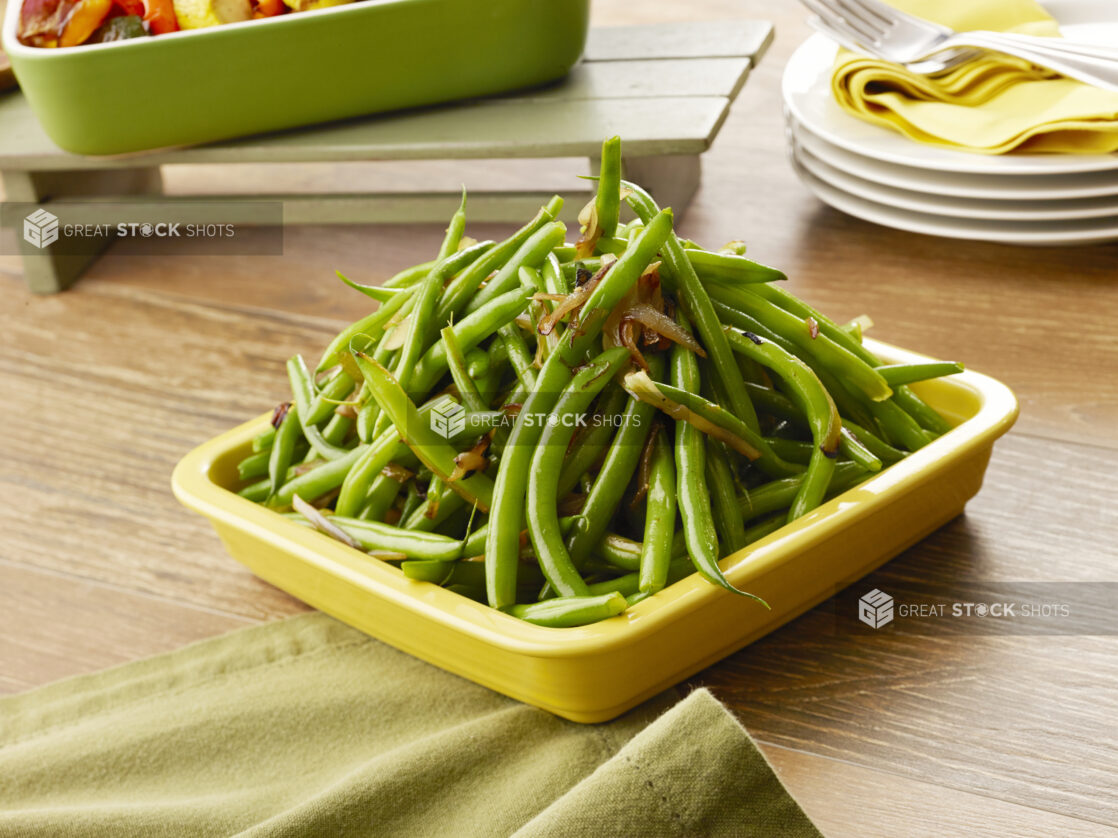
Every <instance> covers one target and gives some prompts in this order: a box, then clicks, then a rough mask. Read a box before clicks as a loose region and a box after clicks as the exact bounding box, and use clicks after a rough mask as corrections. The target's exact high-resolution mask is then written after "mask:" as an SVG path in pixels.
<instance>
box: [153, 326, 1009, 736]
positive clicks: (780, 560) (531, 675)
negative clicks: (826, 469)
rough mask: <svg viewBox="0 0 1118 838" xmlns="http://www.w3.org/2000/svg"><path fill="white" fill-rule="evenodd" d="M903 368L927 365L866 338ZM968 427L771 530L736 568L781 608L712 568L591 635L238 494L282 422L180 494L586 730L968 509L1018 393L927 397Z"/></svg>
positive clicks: (942, 390)
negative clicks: (453, 587)
mask: <svg viewBox="0 0 1118 838" xmlns="http://www.w3.org/2000/svg"><path fill="white" fill-rule="evenodd" d="M866 345H867V348H869V349H870V350H871V351H873V352H875V353H878V354H879V355H880V356H881V357H882V358H883V359H885V360H887V361H888V362H890V363H904V362H916V361H924V360H928V359H926V358H924V357H923V356H920V355H916V354H914V353H911V352H906V351H904V350H900V349H897V348H895V347H891V346H887V345H885V344H880V343H877V342H874V341H868V340H867V341H866ZM915 389H917V390H918V391H919V393H920V395H921V396H923V397H924V398H925V399H926V400H927V401H928V402H929V403H930V404H931V405H932V406H934V407H935V408H936V409H938V410H939V411H940V412H941V413H942V414H943V415H944V416H945V417H947V418H948V419H949V420H950V421H951V422H952V424H954V425H956V427H955V428H954V430H952V431H951V432H950V433H947V434H945V435H943V436H942V437H940V438H939V439H937V440H936V441H935V442H933V443H931V444H930V445H928V446H926V447H925V448H923V449H921V450H920V451H917V452H916V453H914V454H912V455H910V456H909V457H907V458H905V459H904V460H902V461H901V462H899V463H897V464H895V465H893V466H890V467H889V468H887V469H885V470H884V471H882V472H881V473H880V474H878V475H875V476H874V477H872V478H871V479H869V480H867V481H866V482H864V483H862V484H861V485H859V486H857V487H855V488H854V489H851V490H849V491H847V492H844V493H843V494H842V495H839V496H838V497H836V498H834V499H832V500H831V501H829V502H828V503H826V504H824V505H822V506H820V507H819V508H818V509H816V510H815V511H813V512H811V513H810V514H808V515H806V516H804V517H803V518H800V519H799V520H797V521H795V522H794V523H792V524H789V525H788V526H785V527H783V528H781V529H780V530H778V531H777V532H775V533H773V534H772V535H770V536H769V537H767V538H765V539H762V540H761V541H758V542H756V543H755V544H752V545H750V546H749V547H747V548H746V549H744V550H742V551H740V552H738V553H735V554H734V555H732V556H729V557H727V558H726V559H723V561H722V568H723V570H724V571H725V573H726V576H727V577H728V578H729V579H730V581H731V582H733V583H734V584H735V585H737V586H738V587H739V588H742V589H743V590H747V591H752V592H753V593H755V594H757V595H758V596H761V597H763V598H764V599H765V600H766V601H767V602H769V603H770V604H771V605H772V611H766V610H765V609H764V608H762V607H760V606H759V605H758V604H757V603H756V602H754V601H752V600H749V599H746V598H744V597H739V596H734V595H733V594H730V593H727V592H726V591H724V590H722V589H720V588H716V587H715V586H714V585H711V584H710V583H709V582H707V581H706V580H705V579H703V578H701V577H700V576H698V575H697V574H692V575H691V576H689V577H687V578H686V579H684V580H682V581H680V582H678V583H676V584H675V585H672V586H671V587H669V588H666V589H665V590H663V591H661V592H660V593H658V594H656V595H655V596H653V597H650V598H649V599H647V600H645V601H643V602H641V603H639V604H637V605H636V606H634V607H632V608H630V609H629V610H628V611H627V612H625V613H624V614H623V615H621V616H619V617H614V618H612V619H609V620H605V621H603V622H600V623H596V624H594V625H590V626H585V627H582V628H561V629H556V628H543V627H541V626H535V625H531V624H529V623H525V622H522V621H520V620H517V619H515V618H514V617H510V616H508V615H506V614H503V613H501V612H499V611H496V610H494V609H491V608H489V607H487V606H485V605H481V604H479V603H477V602H474V601H472V600H470V599H466V598H465V597H462V596H459V595H458V594H455V593H451V592H450V591H447V590H444V589H443V588H440V587H438V586H436V585H433V584H430V583H427V582H415V581H412V580H410V579H407V578H406V577H405V576H404V574H403V573H402V572H401V571H400V570H398V569H397V568H395V567H393V566H391V565H389V564H386V563H384V562H381V561H379V560H377V559H373V558H370V557H369V556H366V555H364V554H363V553H360V552H358V551H357V550H354V549H352V548H350V547H347V546H345V545H344V544H341V543H340V542H338V541H335V540H333V539H331V538H329V537H328V536H325V535H322V534H321V533H318V532H315V531H313V530H311V529H308V528H305V527H302V526H300V525H299V524H297V523H295V522H293V521H290V520H287V519H285V518H283V517H282V516H280V515H278V514H276V513H275V512H272V511H271V510H269V509H266V508H265V507H263V506H260V505H258V504H255V503H252V502H251V501H248V500H245V499H243V498H241V497H238V496H237V495H236V494H235V493H234V491H233V490H235V489H236V488H237V487H238V486H239V481H238V477H237V468H236V465H237V462H238V461H239V460H240V459H241V458H242V457H244V456H245V454H246V453H248V452H249V450H250V446H251V442H252V438H253V437H254V436H255V435H256V434H258V433H259V432H260V431H262V430H263V429H264V428H265V427H266V426H267V422H268V415H267V414H266V415H264V416H260V417H258V418H257V419H254V420H252V421H251V422H247V423H245V424H244V425H241V426H240V427H238V428H234V429H233V430H231V431H229V432H228V433H225V434H222V435H221V436H219V437H217V438H216V439H212V440H210V441H209V442H207V443H205V444H204V445H202V446H200V447H199V448H197V449H195V450H194V451H192V452H190V453H189V454H188V455H187V456H186V457H184V458H183V459H182V461H181V462H180V463H179V464H178V467H177V468H176V469H175V473H174V476H173V478H172V482H173V484H174V490H175V495H176V496H177V497H178V499H179V500H180V501H181V502H182V503H183V504H185V505H186V506H188V507H190V508H191V509H193V510H195V511H197V512H200V513H201V514H203V515H205V516H206V517H207V518H209V519H210V521H211V522H212V523H213V525H214V528H215V529H216V530H217V532H218V535H220V536H221V539H222V541H223V542H224V543H225V546H226V548H227V549H228V550H229V552H230V553H231V554H232V556H233V557H234V558H235V559H237V560H238V561H240V562H242V563H243V564H245V565H246V566H248V567H249V569H251V570H252V572H253V573H255V574H256V575H257V576H259V577H261V578H262V579H265V580H267V581H268V582H271V583H272V584H273V585H276V586H277V587H279V588H282V589H283V590H285V591H287V592H288V593H290V594H292V595H293V596H296V597H298V598H299V599H301V600H303V601H304V602H306V603H307V604H309V605H312V606H314V607H315V608H319V609H321V610H322V611H325V612H326V613H328V614H332V615H333V616H335V617H337V618H338V619H340V620H342V621H344V622H346V623H349V624H350V625H352V626H354V627H356V628H358V629H360V630H361V631H364V632H366V633H368V634H370V635H372V636H374V637H377V638H379V639H381V640H383V641H384V642H386V643H389V644H391V645H392V646H395V647H396V648H398V649H402V650H403V651H405V652H408V653H409V654H412V655H415V656H416V657H418V658H421V659H423V660H425V661H428V662H429V663H432V664H434V665H436V666H439V667H442V668H443V669H446V670H449V671H450V672H454V673H456V674H458V675H461V676H463V677H464V678H469V679H470V680H471V681H476V682H477V683H479V684H484V685H485V686H487V687H490V688H491V689H494V690H497V691H498V692H502V693H504V694H506V695H509V696H512V697H513V698H516V699H519V700H521V701H525V702H527V703H529V704H534V705H536V706H538V707H542V708H543V709H545V710H549V711H550V712H552V713H555V714H557V715H560V716H563V717H565V718H568V719H573V720H574V721H577V722H601V721H606V720H607V719H612V718H613V717H615V716H617V715H619V714H621V713H623V712H624V711H626V710H628V709H629V708H631V707H633V706H635V705H636V704H638V703H640V702H641V701H643V700H645V699H646V698H649V697H651V696H653V695H655V694H656V693H657V692H660V691H661V690H664V689H666V688H667V687H669V686H671V685H673V684H676V683H678V682H679V681H681V680H683V679H684V678H686V677H688V676H689V675H692V674H693V673H695V672H698V671H699V670H701V669H703V668H704V667H707V666H709V665H710V664H712V663H714V662H715V661H718V660H720V659H721V658H723V657H725V656H726V655H728V654H730V653H731V652H734V651H736V650H737V649H740V648H741V647H743V646H745V645H747V644H749V643H752V642H753V641H754V640H757V639H758V638H759V637H762V636H764V635H765V634H767V633H768V632H770V631H772V630H773V629H775V628H777V627H779V626H781V625H783V624H784V623H786V622H788V621H789V620H791V619H793V618H794V617H797V616H798V615H800V614H802V613H803V612H804V611H806V610H808V609H809V608H811V607H812V606H814V605H816V604H818V603H819V602H821V601H823V600H824V599H826V598H827V597H829V596H831V595H832V594H833V593H834V592H835V591H837V590H839V589H841V588H843V587H845V586H847V585H849V584H851V583H852V582H854V581H855V580H857V579H859V578H860V577H862V576H864V575H865V574H867V573H869V572H870V571H871V570H873V569H875V568H877V567H878V566H880V565H881V564H883V563H884V562H886V561H887V560H888V559H890V558H892V557H893V556H895V555H896V554H897V553H899V552H900V551H902V550H904V549H905V548H906V547H909V546H910V545H912V544H913V543H915V542H916V541H919V540H920V539H921V538H923V537H924V536H926V535H928V534H929V533H930V532H932V531H933V530H935V529H936V528H937V527H939V526H941V525H943V524H944V523H946V522H947V521H949V520H950V519H951V518H953V517H955V516H956V515H958V514H959V513H960V512H962V511H963V506H964V505H965V504H966V502H967V501H968V500H969V499H970V498H971V497H973V496H974V495H975V493H977V492H978V489H979V487H980V486H981V485H982V476H983V474H984V473H985V471H986V464H987V462H988V461H989V458H990V452H991V450H992V448H993V444H994V440H995V439H997V438H998V437H999V436H1001V435H1002V434H1004V433H1005V432H1006V431H1007V430H1009V428H1010V426H1012V424H1013V422H1014V420H1015V419H1016V418H1017V401H1016V399H1015V398H1014V396H1013V393H1012V392H1010V390H1009V389H1008V388H1007V387H1005V386H1004V385H1003V384H1001V383H999V382H997V381H995V380H994V379H992V378H988V377H987V376H984V375H980V374H978V373H975V372H969V371H968V372H965V373H962V374H961V375H956V376H952V377H951V378H947V379H940V380H936V381H931V382H926V383H925V384H923V385H917V386H916V388H915Z"/></svg>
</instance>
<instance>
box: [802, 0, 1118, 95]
mask: <svg viewBox="0 0 1118 838" xmlns="http://www.w3.org/2000/svg"><path fill="white" fill-rule="evenodd" d="M801 2H802V3H803V4H804V5H805V6H806V7H807V8H808V9H809V10H810V11H812V12H814V13H815V15H816V16H817V18H818V20H817V21H812V25H813V26H815V28H817V29H819V30H820V31H822V32H824V33H825V34H827V35H828V36H830V37H832V38H833V39H834V40H836V41H838V42H839V43H841V44H842V45H843V46H845V47H847V48H854V49H856V50H857V51H859V52H866V53H869V54H871V55H874V56H876V57H878V58H882V59H884V60H886V61H890V62H892V63H894V64H903V65H904V66H906V67H908V68H909V69H910V70H912V71H913V72H916V73H921V74H924V75H938V74H941V73H943V72H946V71H948V70H950V69H952V68H953V67H956V66H958V65H959V64H961V63H963V62H964V61H969V60H971V59H972V58H974V57H975V56H976V55H977V54H978V51H980V50H993V51H995V52H1001V53H1005V54H1006V55H1013V56H1016V57H1018V58H1024V59H1025V60H1026V61H1029V62H1031V63H1033V64H1038V65H1040V66H1042V67H1047V68H1048V69H1051V70H1055V71H1056V72H1058V73H1062V74H1063V75H1065V76H1068V77H1070V78H1075V79H1079V80H1080V81H1084V82H1087V83H1088V84H1092V85H1095V86H1097V87H1103V88H1106V89H1109V90H1118V51H1115V50H1109V49H1107V48H1106V47H1099V46H1094V45H1088V44H1069V43H1068V42H1066V41H1063V40H1062V39H1058V38H1034V37H1029V36H1025V35H1014V34H1009V33H1003V32H985V31H974V32H955V31H953V30H951V29H948V28H947V27H944V26H940V25H939V24H936V23H931V22H930V21H927V20H923V19H921V18H917V17H913V16H912V15H909V14H905V13H904V12H900V11H898V10H896V9H894V8H893V7H892V6H888V5H886V4H885V3H882V2H880V0H801Z"/></svg>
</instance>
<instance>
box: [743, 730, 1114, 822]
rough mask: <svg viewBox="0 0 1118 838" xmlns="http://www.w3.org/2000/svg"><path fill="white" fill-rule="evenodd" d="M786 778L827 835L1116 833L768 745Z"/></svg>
mask: <svg viewBox="0 0 1118 838" xmlns="http://www.w3.org/2000/svg"><path fill="white" fill-rule="evenodd" d="M761 750H762V751H763V752H764V754H765V756H766V757H767V758H768V760H769V763H770V764H771V765H772V766H773V768H774V769H775V770H776V773H777V775H778V776H779V777H780V779H781V781H782V782H783V783H784V785H785V786H786V787H787V788H788V790H789V791H790V792H791V793H792V796H793V797H795V798H796V800H797V801H798V802H799V804H800V805H801V806H802V807H803V809H804V811H805V812H807V814H808V817H810V818H811V819H812V820H813V821H814V822H815V824H816V826H818V827H819V829H820V830H821V831H822V832H823V834H824V835H826V836H827V838H896V836H904V838H943V836H945V835H966V836H968V838H1035V836H1037V835H1060V836H1064V838H1108V836H1109V837H1110V838H1113V836H1114V835H1116V834H1118V829H1115V828H1113V827H1110V826H1106V825H1105V824H1099V823H1094V822H1091V821H1085V820H1081V819H1078V818H1070V817H1067V816H1064V815H1057V814H1054V813H1052V812H1046V811H1044V810H1042V809H1037V808H1034V807H1031V806H1021V805H1018V804H1014V803H1006V802H1005V801H1002V800H995V799H993V798H989V797H982V796H980V795H977V794H969V793H967V792H963V791H958V790H957V789H949V788H944V787H943V786H937V785H933V784H931V783H921V782H917V781H915V780H909V779H906V778H904V777H899V776H897V775H896V774H888V773H886V772H884V771H877V770H874V769H872V768H865V767H863V766H860V765H851V764H850V763H846V762H840V761H838V760H833V759H826V758H824V757H819V756H815V755H814V754H807V753H804V752H802V751H793V750H789V749H787V748H781V747H778V746H776V745H768V744H765V743H761Z"/></svg>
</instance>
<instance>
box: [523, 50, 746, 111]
mask: <svg viewBox="0 0 1118 838" xmlns="http://www.w3.org/2000/svg"><path fill="white" fill-rule="evenodd" d="M750 66H751V61H750V59H749V58H738V57H730V58H706V57H704V58H692V59H670V58H669V59H662V60H639V61H638V60H635V61H604V62H603V61H594V62H586V63H583V64H579V65H578V66H576V67H575V68H574V69H573V70H572V71H571V74H570V75H569V76H568V77H567V78H566V79H564V81H563V82H562V83H560V84H556V85H552V86H550V87H546V88H542V89H541V90H538V91H529V92H528V93H523V94H519V95H516V96H510V97H507V99H506V101H519V102H523V101H529V100H533V101H553V102H559V101H566V100H568V99H636V98H649V97H656V98H663V97H669V96H701V97H705V96H724V97H726V98H727V99H733V98H734V97H736V96H737V95H738V91H740V90H741V86H742V85H743V84H744V83H745V79H746V76H748V75H749V68H750Z"/></svg>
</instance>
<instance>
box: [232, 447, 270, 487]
mask: <svg viewBox="0 0 1118 838" xmlns="http://www.w3.org/2000/svg"><path fill="white" fill-rule="evenodd" d="M270 459H271V456H270V453H269V452H268V451H258V452H256V453H255V454H249V455H248V456H247V457H245V458H244V459H243V460H241V461H240V462H239V463H237V475H238V476H239V477H240V478H241V480H252V479H253V478H254V477H264V476H265V475H267V474H268V461H269V460H270Z"/></svg>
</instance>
